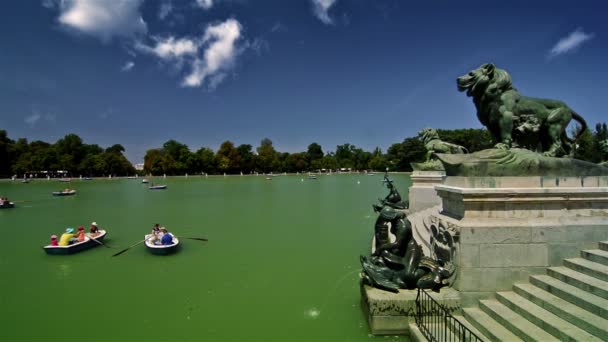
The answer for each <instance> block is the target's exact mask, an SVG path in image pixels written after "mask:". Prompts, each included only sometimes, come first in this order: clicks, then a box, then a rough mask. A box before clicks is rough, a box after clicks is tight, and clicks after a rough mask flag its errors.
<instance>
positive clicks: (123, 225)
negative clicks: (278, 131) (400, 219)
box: [0, 175, 411, 341]
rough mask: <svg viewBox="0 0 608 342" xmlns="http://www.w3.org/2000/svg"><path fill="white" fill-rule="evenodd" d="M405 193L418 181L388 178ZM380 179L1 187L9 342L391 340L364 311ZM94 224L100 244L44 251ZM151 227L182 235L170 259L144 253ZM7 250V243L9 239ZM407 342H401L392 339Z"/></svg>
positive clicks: (1, 326) (2, 282)
mask: <svg viewBox="0 0 608 342" xmlns="http://www.w3.org/2000/svg"><path fill="white" fill-rule="evenodd" d="M392 178H393V179H394V180H395V184H396V185H397V187H398V189H399V190H400V191H401V194H402V196H404V197H405V196H406V195H407V190H406V189H407V187H409V185H410V184H411V182H410V179H409V177H408V176H406V175H393V176H392ZM381 180H382V176H381V175H376V176H364V175H332V176H319V179H317V180H308V179H307V178H306V177H302V176H280V177H275V178H273V179H272V180H266V179H265V178H264V177H262V176H259V177H256V176H248V177H238V176H235V177H209V178H202V177H189V178H183V177H181V178H167V179H160V178H158V179H156V182H157V183H162V184H167V185H168V189H167V190H165V191H162V190H161V191H150V190H148V189H147V187H146V186H145V185H143V184H141V183H140V179H138V180H129V179H121V180H94V181H74V182H72V184H71V187H72V188H75V189H76V190H77V191H78V194H77V195H76V196H70V197H52V196H51V192H52V191H58V190H61V189H63V188H64V187H65V186H66V184H65V183H59V182H56V181H46V180H40V181H34V182H32V183H30V184H22V183H19V182H15V183H11V182H8V181H3V182H0V195H2V196H8V197H9V198H10V199H11V200H13V201H25V202H21V203H17V208H16V209H1V210H0V230H1V232H2V237H3V239H4V240H5V244H4V245H3V246H2V248H0V340H2V341H144V340H145V341H370V340H376V341H380V340H382V341H384V340H386V339H387V338H385V337H374V336H371V335H370V334H369V327H368V325H367V322H366V320H365V317H364V315H363V312H362V310H361V305H360V295H359V288H358V275H357V273H358V272H357V271H358V270H359V268H360V265H359V255H360V254H366V255H367V254H368V253H369V245H370V240H371V236H372V234H373V233H372V232H373V224H374V220H375V215H374V213H373V211H372V208H371V204H372V203H373V202H374V201H376V199H377V198H378V197H384V196H385V195H386V193H387V190H386V189H385V188H384V187H383V185H382V183H381ZM92 221H96V222H97V223H98V224H99V225H100V227H101V228H102V229H107V230H108V235H107V237H106V240H105V242H106V243H107V244H108V245H109V246H111V247H112V248H104V247H101V246H100V247H96V248H93V249H90V250H87V251H84V252H82V253H79V254H74V255H69V256H53V255H46V254H45V253H44V251H43V250H42V248H41V246H42V245H45V244H47V243H48V241H49V236H50V235H51V234H60V233H61V232H62V231H63V230H64V229H65V227H68V226H70V227H77V226H78V225H84V226H85V228H86V229H87V230H88V228H89V225H90V223H91V222H92ZM154 223H160V224H161V225H164V226H166V227H167V228H168V229H169V230H170V231H172V232H173V233H175V234H176V235H178V236H180V235H181V236H192V237H204V238H208V239H209V242H201V241H195V240H187V239H182V241H181V245H182V246H181V249H180V250H179V252H178V253H177V254H174V255H171V256H156V255H151V254H150V253H148V251H146V250H145V247H144V246H143V245H141V244H140V245H138V246H135V247H133V248H132V249H130V250H129V251H127V252H126V253H124V254H121V255H119V256H116V257H112V256H111V255H112V254H114V253H116V252H118V251H120V250H121V249H124V248H126V247H128V246H130V245H132V244H134V243H136V242H138V241H140V240H141V239H142V238H143V235H144V234H146V233H148V232H149V231H150V230H151V227H152V225H153V224H154ZM6 242H10V243H6ZM388 339H389V340H399V341H403V340H404V338H403V337H389V338H388Z"/></svg>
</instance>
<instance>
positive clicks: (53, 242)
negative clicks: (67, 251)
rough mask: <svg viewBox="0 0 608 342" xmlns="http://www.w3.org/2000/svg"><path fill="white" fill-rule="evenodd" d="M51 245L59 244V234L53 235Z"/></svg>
mask: <svg viewBox="0 0 608 342" xmlns="http://www.w3.org/2000/svg"><path fill="white" fill-rule="evenodd" d="M51 246H59V244H58V243H57V235H55V234H53V235H51Z"/></svg>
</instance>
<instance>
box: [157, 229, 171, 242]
mask: <svg viewBox="0 0 608 342" xmlns="http://www.w3.org/2000/svg"><path fill="white" fill-rule="evenodd" d="M160 232H161V233H162V234H163V236H162V237H161V238H160V243H161V244H162V245H165V246H166V245H172V244H173V235H171V233H169V232H168V231H167V229H166V228H165V227H162V228H161V229H160Z"/></svg>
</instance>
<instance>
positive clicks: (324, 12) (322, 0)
mask: <svg viewBox="0 0 608 342" xmlns="http://www.w3.org/2000/svg"><path fill="white" fill-rule="evenodd" d="M337 1H338V0H312V6H313V11H314V14H315V16H316V17H317V18H319V20H321V21H322V22H323V23H324V24H327V25H330V24H333V20H332V19H331V17H330V16H329V13H328V12H329V9H330V8H331V6H333V5H334V4H335V3H336V2H337Z"/></svg>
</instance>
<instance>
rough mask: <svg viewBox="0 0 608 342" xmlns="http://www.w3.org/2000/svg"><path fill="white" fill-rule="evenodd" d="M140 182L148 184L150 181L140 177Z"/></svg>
mask: <svg viewBox="0 0 608 342" xmlns="http://www.w3.org/2000/svg"><path fill="white" fill-rule="evenodd" d="M141 182H142V184H148V183H150V181H149V180H147V179H142V180H141Z"/></svg>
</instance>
